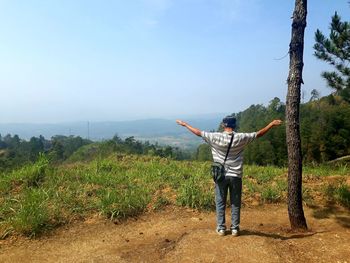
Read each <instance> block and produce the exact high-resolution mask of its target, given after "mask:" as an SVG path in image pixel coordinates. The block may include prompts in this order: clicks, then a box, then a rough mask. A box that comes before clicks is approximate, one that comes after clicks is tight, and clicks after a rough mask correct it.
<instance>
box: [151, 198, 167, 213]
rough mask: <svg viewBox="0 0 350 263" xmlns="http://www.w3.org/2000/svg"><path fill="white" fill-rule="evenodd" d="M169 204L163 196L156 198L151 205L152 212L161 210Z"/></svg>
mask: <svg viewBox="0 0 350 263" xmlns="http://www.w3.org/2000/svg"><path fill="white" fill-rule="evenodd" d="M170 203H171V202H170V200H169V199H167V198H166V197H164V196H158V197H157V199H156V201H155V203H154V205H153V209H154V210H160V209H162V208H163V207H165V206H167V205H169V204H170Z"/></svg>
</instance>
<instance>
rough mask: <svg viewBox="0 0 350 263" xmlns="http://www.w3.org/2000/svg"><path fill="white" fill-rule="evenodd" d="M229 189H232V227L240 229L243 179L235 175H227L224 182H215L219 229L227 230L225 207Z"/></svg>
mask: <svg viewBox="0 0 350 263" xmlns="http://www.w3.org/2000/svg"><path fill="white" fill-rule="evenodd" d="M228 189H230V203H231V229H239V223H240V217H241V214H240V213H241V197H242V179H241V178H238V177H233V176H226V177H225V179H224V180H223V181H222V182H220V183H216V184H215V204H216V222H217V230H221V229H222V230H226V224H225V208H226V199H227V191H228Z"/></svg>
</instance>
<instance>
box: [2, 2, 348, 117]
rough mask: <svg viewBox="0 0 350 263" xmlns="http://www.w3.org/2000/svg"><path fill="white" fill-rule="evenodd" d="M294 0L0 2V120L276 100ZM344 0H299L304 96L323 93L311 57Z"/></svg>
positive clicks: (148, 113) (184, 110) (162, 111)
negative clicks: (303, 5)
mask: <svg viewBox="0 0 350 263" xmlns="http://www.w3.org/2000/svg"><path fill="white" fill-rule="evenodd" d="M293 8H294V1H293V0H127V1H126V0H114V1H112V0H110V1H107V0H94V1H92V0H22V1H20V0H0V92H1V93H0V94H1V111H0V122H62V121H78V120H84V121H86V120H90V121H104V120H126V119H140V118H156V117H169V116H182V115H192V114H206V113H218V112H220V113H221V112H222V113H231V112H238V111H240V110H244V109H245V108H246V107H248V106H250V105H251V104H260V103H262V104H267V103H268V102H269V101H270V100H271V99H273V98H274V97H279V98H281V99H282V100H283V101H284V100H285V95H286V90H287V85H286V79H287V75H288V63H289V56H286V57H285V58H284V59H282V60H277V59H279V58H282V57H284V56H285V55H286V54H287V52H288V45H289V42H290V31H291V15H292V12H293ZM335 11H338V13H339V14H340V15H341V17H342V18H343V19H344V20H350V19H349V11H350V8H349V4H348V1H346V0H324V1H319V0H309V1H308V18H307V23H308V25H307V28H306V35H305V54H304V62H305V66H304V82H305V85H304V86H303V87H302V88H303V90H304V91H305V99H308V98H309V94H310V91H311V90H312V89H314V88H315V89H318V90H319V91H320V92H321V95H326V94H328V93H330V89H329V88H327V87H326V84H325V82H324V81H323V79H322V78H321V77H320V73H321V71H323V70H325V69H327V66H326V65H325V64H324V63H323V62H321V61H318V60H316V58H315V57H314V56H313V49H312V46H313V44H314V32H315V30H316V29H317V28H319V29H321V30H322V31H323V32H324V33H327V34H328V27H329V23H330V19H331V16H332V15H333V14H334V12H335Z"/></svg>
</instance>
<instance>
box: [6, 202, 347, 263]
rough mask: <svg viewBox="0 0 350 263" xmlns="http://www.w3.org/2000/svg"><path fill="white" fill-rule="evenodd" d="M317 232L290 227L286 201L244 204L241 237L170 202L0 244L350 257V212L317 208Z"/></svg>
mask: <svg viewBox="0 0 350 263" xmlns="http://www.w3.org/2000/svg"><path fill="white" fill-rule="evenodd" d="M306 216H307V220H308V224H309V227H310V228H311V231H310V232H308V233H303V234H295V233H294V234H293V233H288V226H289V224H288V215H287V210H286V207H285V206H282V205H265V206H263V207H252V208H243V210H242V223H241V226H242V233H241V236H239V237H232V236H230V235H227V236H225V237H220V236H218V235H217V234H216V233H215V231H214V228H215V214H214V213H199V212H196V211H192V210H189V209H182V208H174V207H170V208H167V209H166V210H164V211H161V212H157V213H151V214H146V215H143V216H141V217H140V218H138V219H137V220H136V219H133V220H129V221H128V222H125V223H122V224H113V223H112V222H110V221H107V220H103V219H99V218H92V219H90V220H87V221H86V222H81V223H76V224H73V225H72V226H69V227H65V228H61V229H58V230H56V231H54V232H53V233H52V234H51V235H50V236H45V237H41V238H39V239H36V240H28V239H24V238H19V239H17V240H5V241H1V243H0V262H23V263H24V262H259V263H262V262H318V263H319V262H327V263H328V262H342V263H345V262H348V263H350V214H349V211H348V210H343V209H339V208H331V209H320V208H318V209H310V208H306Z"/></svg>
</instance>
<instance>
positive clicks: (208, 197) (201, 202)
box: [177, 176, 215, 210]
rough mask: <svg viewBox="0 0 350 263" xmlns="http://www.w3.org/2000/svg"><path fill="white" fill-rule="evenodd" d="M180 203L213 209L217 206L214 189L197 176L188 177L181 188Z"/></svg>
mask: <svg viewBox="0 0 350 263" xmlns="http://www.w3.org/2000/svg"><path fill="white" fill-rule="evenodd" d="M177 202H178V204H180V205H182V206H188V207H191V208H196V209H207V210H209V209H213V208H214V207H215V202H214V195H213V189H212V188H211V187H209V186H208V182H207V180H205V184H204V183H203V179H202V178H200V177H197V176H190V177H189V178H187V179H186V180H185V181H184V182H183V183H182V184H181V186H180V188H179V194H178V196H177Z"/></svg>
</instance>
